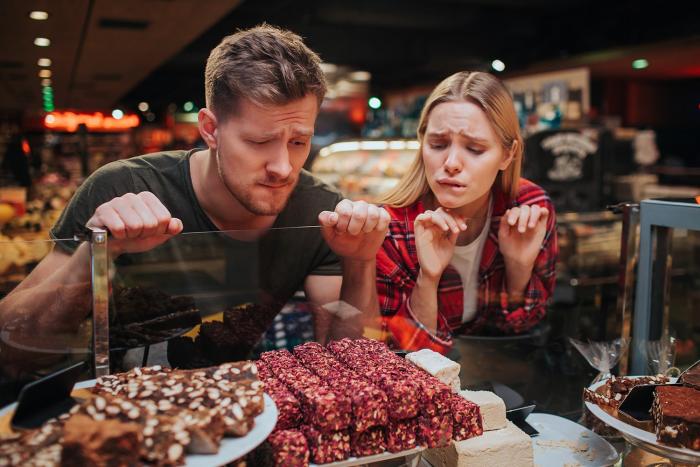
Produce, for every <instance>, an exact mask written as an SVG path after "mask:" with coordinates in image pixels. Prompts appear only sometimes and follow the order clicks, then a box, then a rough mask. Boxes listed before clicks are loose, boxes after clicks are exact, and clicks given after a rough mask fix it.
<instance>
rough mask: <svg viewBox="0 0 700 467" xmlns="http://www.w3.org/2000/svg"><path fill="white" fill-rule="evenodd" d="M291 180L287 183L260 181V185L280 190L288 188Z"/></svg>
mask: <svg viewBox="0 0 700 467" xmlns="http://www.w3.org/2000/svg"><path fill="white" fill-rule="evenodd" d="M290 184H291V182H287V183H259V185H260V186H263V187H265V188H269V189H271V190H280V189H282V188H287V187H288V186H289V185H290Z"/></svg>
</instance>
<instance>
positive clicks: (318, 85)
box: [204, 24, 326, 118]
mask: <svg viewBox="0 0 700 467" xmlns="http://www.w3.org/2000/svg"><path fill="white" fill-rule="evenodd" d="M320 65H321V59H320V58H319V56H318V55H317V54H316V53H315V52H313V51H312V50H311V49H309V48H308V47H307V46H306V45H305V44H304V41H303V40H302V39H301V37H299V36H298V35H296V34H294V33H293V32H291V31H286V30H283V29H280V28H277V27H274V26H270V25H267V24H263V25H260V26H256V27H254V28H251V29H246V30H242V31H238V32H236V33H235V34H232V35H230V36H227V37H225V38H224V39H223V40H222V41H221V43H220V44H219V45H217V46H216V48H214V50H212V51H211V54H209V58H208V59H207V67H206V71H205V72H204V76H205V93H206V100H207V107H209V108H210V109H212V110H213V112H214V113H215V114H216V115H217V117H218V118H226V117H227V116H229V115H230V114H231V113H232V112H234V111H235V109H236V104H237V103H238V101H239V100H240V99H241V98H246V99H250V100H251V101H253V102H255V103H256V104H258V105H265V104H268V105H269V104H274V105H283V104H286V103H288V102H290V101H293V100H296V99H301V98H303V97H305V96H306V95H308V94H310V93H311V94H314V95H316V97H317V98H318V103H319V105H320V104H321V101H322V100H323V97H324V96H325V94H326V79H325V76H324V74H323V71H322V70H321V66H320Z"/></svg>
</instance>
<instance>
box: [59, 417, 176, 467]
mask: <svg viewBox="0 0 700 467" xmlns="http://www.w3.org/2000/svg"><path fill="white" fill-rule="evenodd" d="M140 431H141V426H140V425H138V424H137V423H123V422H120V421H118V420H114V419H112V420H103V421H95V420H93V419H92V418H91V417H89V416H87V415H74V416H73V417H71V418H70V419H69V420H68V421H67V422H66V424H65V427H64V431H63V453H62V456H61V463H62V465H70V466H76V467H79V466H86V467H87V466H92V465H105V466H114V467H117V466H124V467H128V466H132V465H138V464H139V452H140V446H141V437H140V434H139V433H140ZM180 448H181V447H180Z"/></svg>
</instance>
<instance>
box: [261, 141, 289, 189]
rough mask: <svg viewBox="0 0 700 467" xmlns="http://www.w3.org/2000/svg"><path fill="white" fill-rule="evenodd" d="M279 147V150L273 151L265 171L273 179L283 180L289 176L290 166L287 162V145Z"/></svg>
mask: <svg viewBox="0 0 700 467" xmlns="http://www.w3.org/2000/svg"><path fill="white" fill-rule="evenodd" d="M281 146H282V147H281V148H279V149H278V150H277V151H275V155H274V157H273V158H272V160H270V161H269V162H268V163H267V166H266V167H265V169H266V170H267V172H268V174H269V175H271V176H272V177H273V178H275V179H279V180H284V179H286V178H288V177H289V176H290V175H291V173H292V164H291V163H290V162H289V149H288V148H287V145H286V144H285V145H281Z"/></svg>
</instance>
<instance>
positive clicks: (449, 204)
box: [436, 196, 467, 209]
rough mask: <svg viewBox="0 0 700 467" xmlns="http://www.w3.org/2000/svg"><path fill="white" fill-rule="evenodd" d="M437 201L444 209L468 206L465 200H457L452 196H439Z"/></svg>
mask: <svg viewBox="0 0 700 467" xmlns="http://www.w3.org/2000/svg"><path fill="white" fill-rule="evenodd" d="M436 200H437V202H438V204H439V205H440V206H442V207H443V209H457V208H461V207H462V206H464V205H465V204H467V202H465V201H464V200H460V199H456V198H453V197H451V196H438V197H436Z"/></svg>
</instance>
